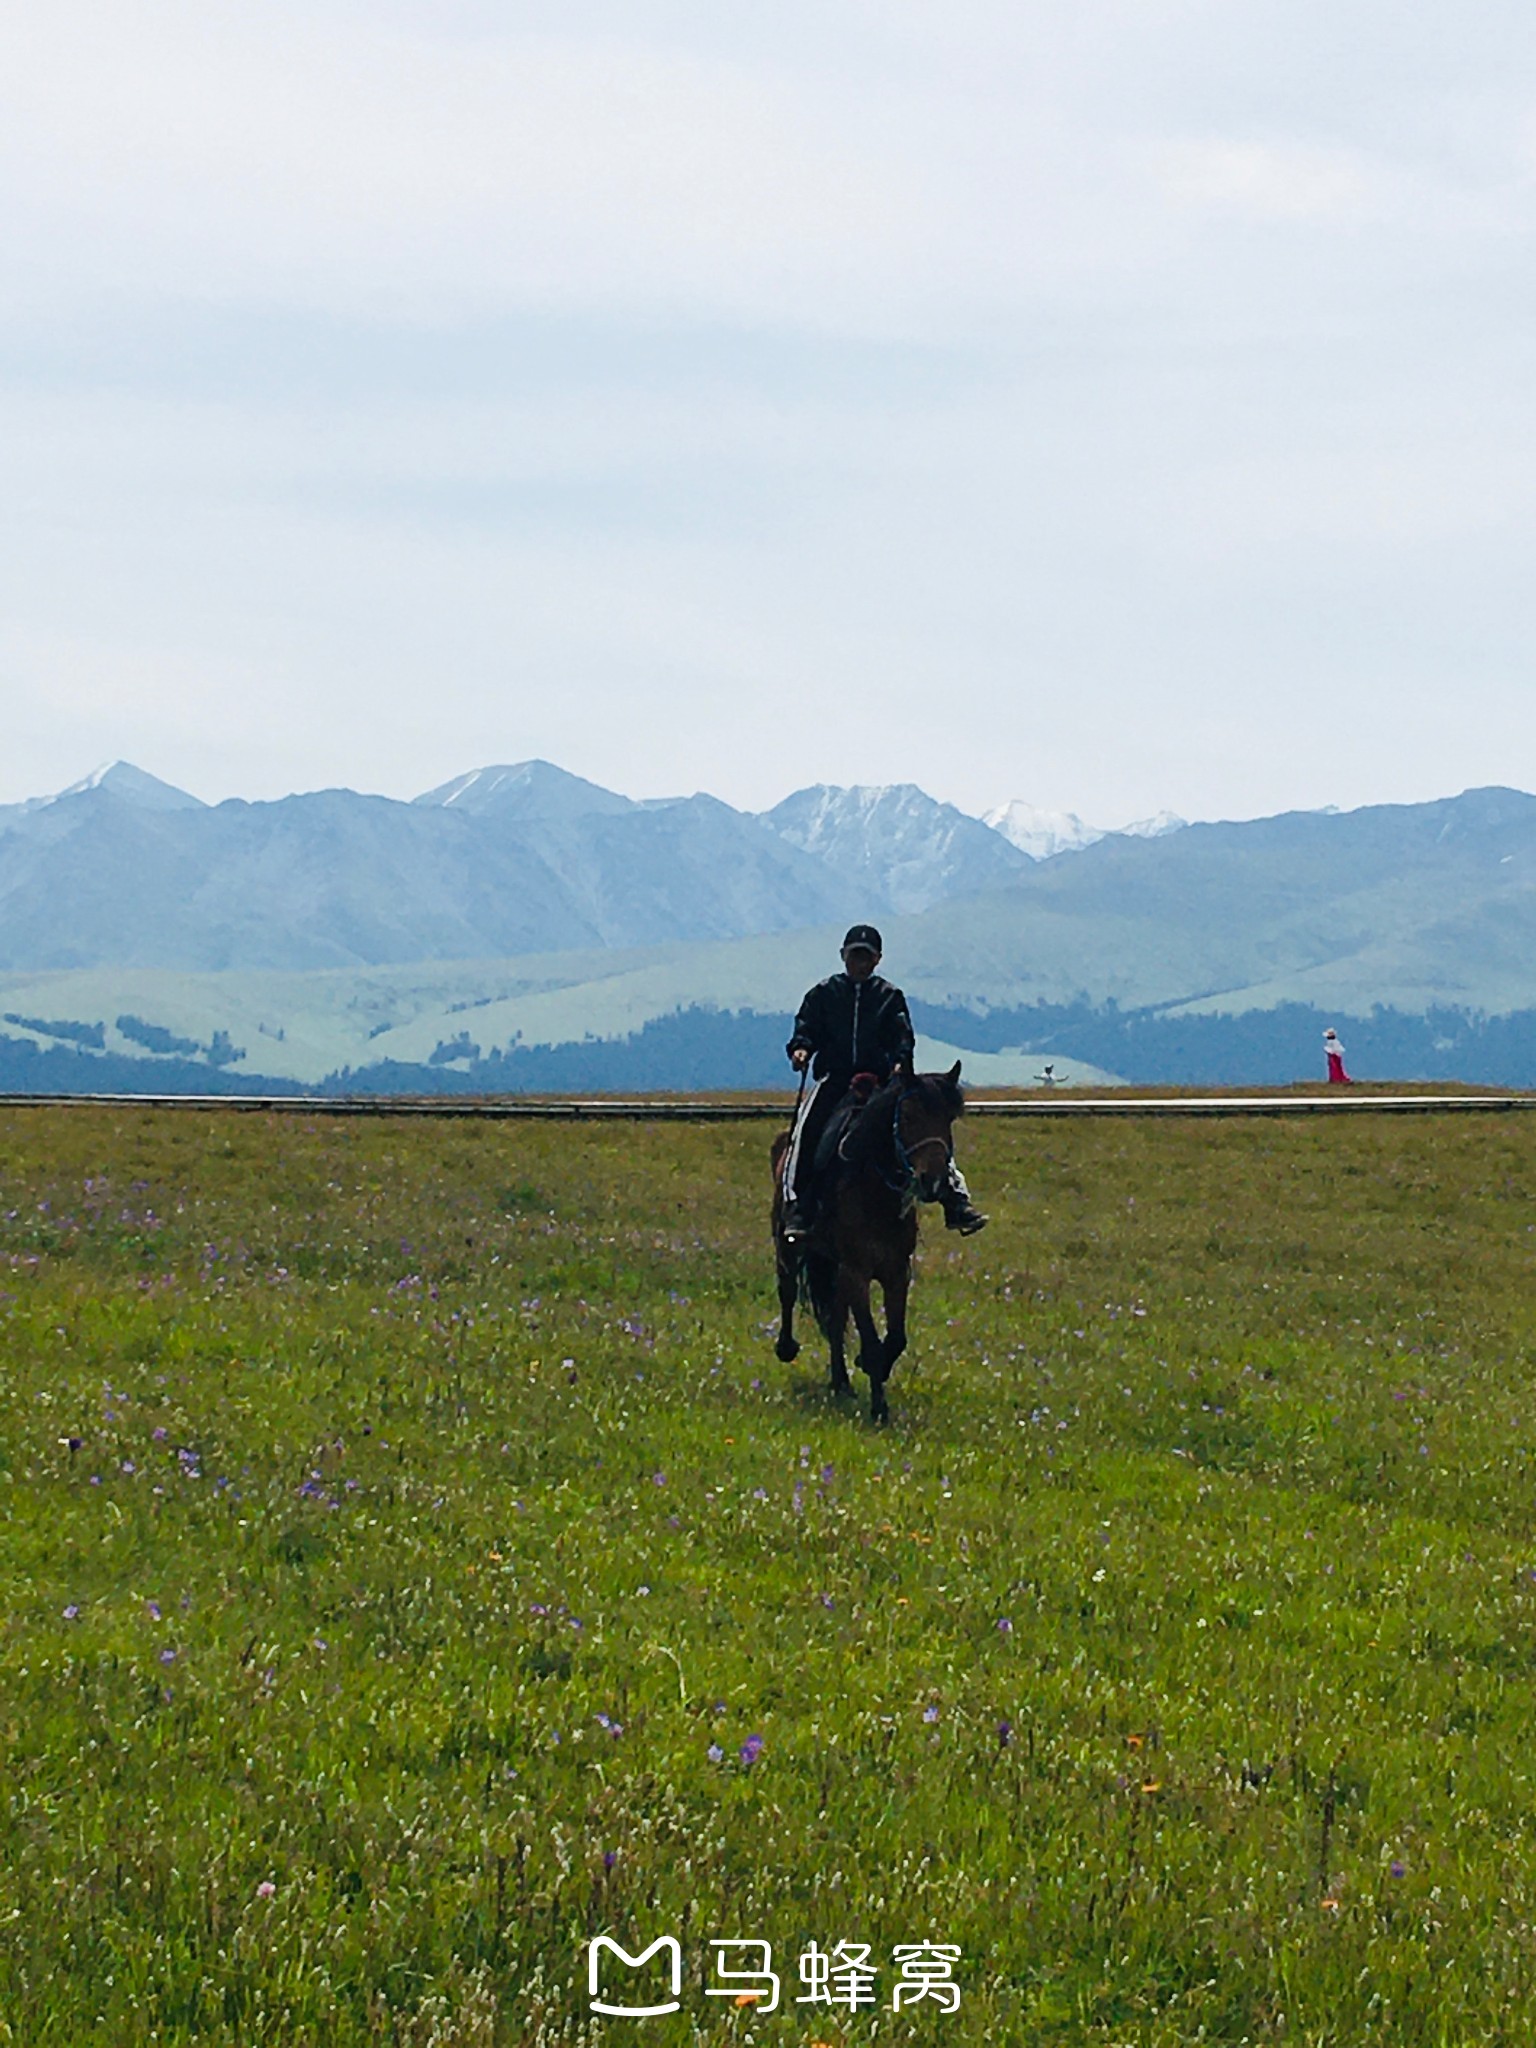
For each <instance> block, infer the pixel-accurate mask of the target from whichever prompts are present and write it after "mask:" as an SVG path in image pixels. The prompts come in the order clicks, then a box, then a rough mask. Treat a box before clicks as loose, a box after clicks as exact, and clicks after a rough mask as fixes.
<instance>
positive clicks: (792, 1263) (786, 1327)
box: [773, 1238, 800, 1365]
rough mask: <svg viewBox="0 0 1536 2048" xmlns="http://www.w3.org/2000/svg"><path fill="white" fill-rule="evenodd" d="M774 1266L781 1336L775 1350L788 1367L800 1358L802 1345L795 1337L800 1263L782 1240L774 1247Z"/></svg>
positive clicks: (776, 1354) (775, 1353) (779, 1335)
mask: <svg viewBox="0 0 1536 2048" xmlns="http://www.w3.org/2000/svg"><path fill="white" fill-rule="evenodd" d="M774 1264H775V1265H776V1267H777V1268H778V1276H779V1334H778V1338H777V1340H776V1342H775V1344H774V1347H773V1349H774V1355H775V1356H776V1357H778V1358H781V1359H782V1360H783V1361H784V1363H785V1364H786V1365H788V1363H789V1361H790V1360H791V1359H792V1358H798V1357H799V1356H800V1345H799V1342H798V1340H797V1339H796V1337H795V1294H796V1292H797V1289H798V1283H799V1268H800V1261H799V1258H798V1256H797V1255H796V1254H795V1253H794V1252H792V1251H791V1250H790V1248H789V1246H788V1245H787V1244H785V1242H784V1240H783V1239H782V1238H780V1239H779V1240H778V1242H777V1244H776V1245H775V1246H774Z"/></svg>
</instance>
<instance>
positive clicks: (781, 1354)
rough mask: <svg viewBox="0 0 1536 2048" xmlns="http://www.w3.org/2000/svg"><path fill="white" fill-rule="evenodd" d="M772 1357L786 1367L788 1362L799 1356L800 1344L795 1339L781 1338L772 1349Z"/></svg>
mask: <svg viewBox="0 0 1536 2048" xmlns="http://www.w3.org/2000/svg"><path fill="white" fill-rule="evenodd" d="M773 1350H774V1356H775V1357H776V1358H780V1359H782V1360H783V1362H784V1363H785V1364H786V1365H788V1364H789V1362H790V1360H791V1359H793V1358H798V1357H799V1356H800V1342H799V1339H798V1338H796V1337H781V1338H780V1339H779V1341H778V1343H777V1344H775V1345H774V1347H773Z"/></svg>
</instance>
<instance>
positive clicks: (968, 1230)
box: [944, 1202, 991, 1237]
mask: <svg viewBox="0 0 1536 2048" xmlns="http://www.w3.org/2000/svg"><path fill="white" fill-rule="evenodd" d="M990 1221H991V1218H990V1217H987V1216H983V1215H982V1213H981V1211H980V1210H979V1209H978V1208H977V1207H976V1204H975V1203H974V1202H960V1203H957V1204H956V1206H955V1207H954V1208H952V1209H946V1210H945V1211H944V1228H945V1229H946V1230H958V1231H959V1233H960V1235H961V1236H962V1237H974V1236H975V1235H976V1233H977V1231H978V1230H985V1229H986V1227H987V1224H988V1223H989V1222H990Z"/></svg>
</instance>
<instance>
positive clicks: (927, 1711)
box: [923, 1707, 939, 1721]
mask: <svg viewBox="0 0 1536 2048" xmlns="http://www.w3.org/2000/svg"><path fill="white" fill-rule="evenodd" d="M938 1718H939V1710H938V1708H937V1707H924V1709H923V1719H924V1720H925V1721H937V1719H938Z"/></svg>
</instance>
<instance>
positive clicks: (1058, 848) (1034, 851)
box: [982, 797, 1188, 860]
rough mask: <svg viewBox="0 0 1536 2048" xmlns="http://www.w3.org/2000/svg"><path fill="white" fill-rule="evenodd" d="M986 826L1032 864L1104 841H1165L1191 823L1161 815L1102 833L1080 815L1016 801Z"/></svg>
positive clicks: (990, 815)
mask: <svg viewBox="0 0 1536 2048" xmlns="http://www.w3.org/2000/svg"><path fill="white" fill-rule="evenodd" d="M982 822H983V824H986V825H990V826H991V827H992V830H993V831H994V832H1001V834H1002V835H1003V837H1004V838H1005V839H1006V840H1007V841H1008V843H1009V845H1010V846H1016V847H1017V848H1018V849H1019V851H1020V852H1021V853H1027V854H1028V855H1029V857H1030V859H1031V860H1051V859H1052V858H1053V857H1054V856H1055V855H1056V854H1058V853H1081V852H1082V850H1083V848H1084V847H1085V846H1097V845H1098V843H1099V841H1100V840H1101V839H1109V838H1113V837H1115V836H1117V835H1118V836H1119V837H1121V838H1130V839H1161V838H1162V837H1163V836H1164V834H1165V833H1168V832H1181V831H1182V830H1183V829H1184V826H1185V825H1186V823H1187V822H1188V820H1187V819H1184V818H1181V817H1179V815H1178V814H1177V812H1175V811H1158V812H1157V813H1156V815H1155V816H1154V817H1150V818H1138V819H1137V820H1136V821H1135V823H1134V824H1131V825H1120V826H1118V827H1112V828H1108V829H1101V828H1100V827H1099V826H1097V825H1086V824H1084V822H1083V820H1082V819H1081V818H1080V817H1079V816H1078V815H1077V813H1076V811H1044V810H1041V809H1040V808H1039V806H1038V805H1036V804H1027V803H1024V802H1023V801H1022V800H1021V799H1020V798H1018V797H1014V798H1013V799H1012V801H1011V802H1009V803H1006V804H999V805H998V806H997V808H996V809H995V810H991V811H988V812H986V814H985V815H984V817H983V819H982Z"/></svg>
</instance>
